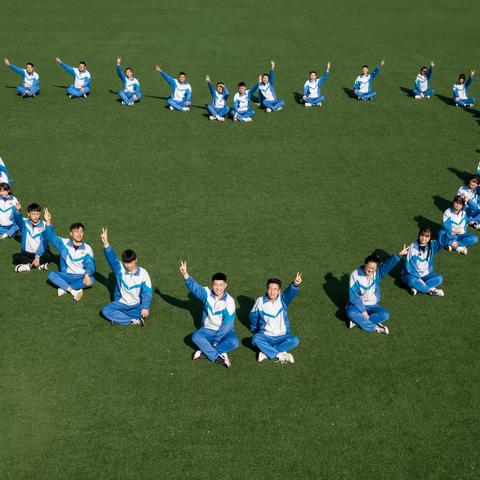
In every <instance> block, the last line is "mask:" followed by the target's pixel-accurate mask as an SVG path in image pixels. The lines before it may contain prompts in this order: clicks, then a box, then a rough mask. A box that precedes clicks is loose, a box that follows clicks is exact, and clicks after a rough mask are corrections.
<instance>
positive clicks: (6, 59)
mask: <svg viewBox="0 0 480 480" xmlns="http://www.w3.org/2000/svg"><path fill="white" fill-rule="evenodd" d="M3 61H4V62H5V65H6V66H7V67H9V66H10V60H9V59H8V58H4V59H3Z"/></svg>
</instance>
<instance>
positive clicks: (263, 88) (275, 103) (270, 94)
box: [258, 60, 285, 113]
mask: <svg viewBox="0 0 480 480" xmlns="http://www.w3.org/2000/svg"><path fill="white" fill-rule="evenodd" d="M258 93H259V96H260V106H261V107H262V108H264V109H265V111H266V112H267V113H270V112H278V111H280V110H282V109H283V106H284V105H285V102H284V101H283V100H279V99H278V97H277V94H276V93H275V62H274V61H273V60H272V61H271V62H270V73H264V74H263V75H262V77H261V81H260V82H259V85H258Z"/></svg>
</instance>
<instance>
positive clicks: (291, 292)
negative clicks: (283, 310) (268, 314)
mask: <svg viewBox="0 0 480 480" xmlns="http://www.w3.org/2000/svg"><path fill="white" fill-rule="evenodd" d="M297 293H298V287H296V286H295V285H294V284H293V282H292V283H291V284H290V285H289V286H288V287H287V288H286V289H285V290H284V291H283V292H282V293H281V295H282V301H283V303H285V306H287V307H288V306H289V305H290V304H291V303H292V301H293V299H294V298H295V296H296V295H297Z"/></svg>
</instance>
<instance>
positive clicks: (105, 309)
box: [100, 303, 113, 320]
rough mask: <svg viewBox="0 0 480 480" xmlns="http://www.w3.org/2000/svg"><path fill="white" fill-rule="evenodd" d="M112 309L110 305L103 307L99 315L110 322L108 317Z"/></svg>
mask: <svg viewBox="0 0 480 480" xmlns="http://www.w3.org/2000/svg"><path fill="white" fill-rule="evenodd" d="M112 311H113V308H112V304H111V303H110V304H108V305H105V306H104V307H103V308H102V309H101V310H100V314H101V315H102V316H104V317H105V318H106V319H107V320H110V316H111V314H112Z"/></svg>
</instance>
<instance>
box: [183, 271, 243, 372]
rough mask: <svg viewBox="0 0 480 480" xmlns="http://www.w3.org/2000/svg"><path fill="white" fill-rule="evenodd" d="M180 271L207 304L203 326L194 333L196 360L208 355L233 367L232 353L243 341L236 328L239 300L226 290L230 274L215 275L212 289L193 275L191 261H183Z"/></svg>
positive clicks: (194, 355) (194, 293)
mask: <svg viewBox="0 0 480 480" xmlns="http://www.w3.org/2000/svg"><path fill="white" fill-rule="evenodd" d="M180 273H181V274H182V275H183V278H184V279H185V286H186V287H187V288H188V290H189V291H190V292H191V293H192V294H193V295H195V297H197V298H198V299H199V300H200V301H201V302H202V303H203V304H204V308H203V315H202V325H203V326H202V328H200V329H198V330H197V331H196V332H195V333H194V334H193V335H192V341H193V343H194V344H195V345H196V346H197V347H198V348H199V350H197V351H195V353H194V354H193V356H192V360H197V359H199V358H201V357H202V356H205V357H207V358H208V359H209V360H210V361H211V362H217V363H220V364H222V365H224V366H225V367H227V368H229V367H231V366H232V363H231V361H230V359H229V358H228V352H231V351H232V350H234V349H235V348H237V347H238V346H239V345H240V341H239V340H238V337H237V335H235V330H234V321H235V301H234V300H233V298H232V297H231V296H230V295H229V294H228V293H227V292H226V288H227V277H226V276H225V274H223V273H215V274H214V275H213V276H212V287H211V288H209V287H201V286H200V285H199V284H198V283H197V282H196V281H195V280H194V279H193V278H192V277H191V276H190V275H189V273H188V270H187V262H180Z"/></svg>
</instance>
